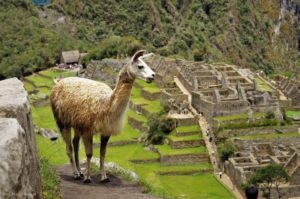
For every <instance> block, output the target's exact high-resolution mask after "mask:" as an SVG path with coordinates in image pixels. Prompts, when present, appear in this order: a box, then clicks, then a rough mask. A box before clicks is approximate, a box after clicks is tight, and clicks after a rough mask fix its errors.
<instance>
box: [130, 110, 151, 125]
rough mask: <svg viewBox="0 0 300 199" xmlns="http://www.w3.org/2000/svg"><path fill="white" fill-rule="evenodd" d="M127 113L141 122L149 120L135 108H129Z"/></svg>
mask: <svg viewBox="0 0 300 199" xmlns="http://www.w3.org/2000/svg"><path fill="white" fill-rule="evenodd" d="M127 115H128V116H129V117H131V118H134V119H135V120H137V121H139V122H147V118H146V117H145V116H143V115H141V114H137V113H136V112H135V111H134V110H132V109H128V111H127Z"/></svg>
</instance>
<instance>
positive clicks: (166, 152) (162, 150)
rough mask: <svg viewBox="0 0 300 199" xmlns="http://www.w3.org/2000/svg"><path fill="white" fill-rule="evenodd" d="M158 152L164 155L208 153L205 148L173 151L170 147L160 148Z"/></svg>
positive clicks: (162, 146) (163, 146)
mask: <svg viewBox="0 0 300 199" xmlns="http://www.w3.org/2000/svg"><path fill="white" fill-rule="evenodd" d="M157 148H158V151H159V153H160V154H162V155H183V154H195V153H207V149H206V147H204V146H200V147H195V148H184V149H172V148H171V147H170V146H169V145H161V146H158V147H157Z"/></svg>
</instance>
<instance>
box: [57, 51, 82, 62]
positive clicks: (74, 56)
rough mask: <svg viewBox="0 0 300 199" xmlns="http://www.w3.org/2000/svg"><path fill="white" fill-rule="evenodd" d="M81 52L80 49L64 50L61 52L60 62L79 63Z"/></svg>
mask: <svg viewBox="0 0 300 199" xmlns="http://www.w3.org/2000/svg"><path fill="white" fill-rule="evenodd" d="M79 59H80V53H79V51H78V50H72V51H64V52H62V53H61V58H60V62H61V63H64V64H74V63H79Z"/></svg>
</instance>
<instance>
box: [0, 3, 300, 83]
mask: <svg viewBox="0 0 300 199" xmlns="http://www.w3.org/2000/svg"><path fill="white" fill-rule="evenodd" d="M299 8H300V3H299V2H298V0H202V1H198V0H147V1H144V0H135V1H130V0H102V1H99V0H52V2H51V4H50V5H49V6H48V7H47V8H45V7H43V8H39V9H37V8H35V7H34V6H33V3H32V2H31V1H30V0H10V1H8V2H5V3H0V27H1V30H0V40H1V44H0V45H1V46H0V74H1V75H2V76H5V77H7V76H11V75H16V74H17V73H18V69H20V68H21V67H23V68H25V71H31V70H35V69H37V68H43V67H47V66H50V65H53V64H54V63H55V62H56V61H57V60H58V56H59V52H60V51H61V50H67V49H72V48H80V49H82V50H83V51H87V52H90V56H88V58H102V57H106V56H118V57H120V56H126V55H127V54H130V53H132V51H134V50H136V49H137V48H141V47H143V48H146V49H148V50H151V51H154V52H156V53H159V54H161V55H164V56H172V57H179V58H185V59H190V60H205V61H212V62H215V61H223V62H228V63H233V64H237V65H241V66H242V67H251V68H253V69H263V70H264V71H265V72H266V73H269V74H270V73H274V72H281V71H285V72H287V74H288V75H291V74H297V73H298V72H297V70H299V63H298V59H299V55H298V48H299V47H298V40H300V28H299V22H300V20H298V17H299V18H300V14H299V13H300V11H299ZM41 13H42V14H43V15H41ZM297 13H298V17H297ZM53 15H59V16H63V17H65V19H66V20H65V21H64V23H63V24H60V25H57V24H54V22H53V20H54V18H55V17H52V16H53ZM283 69H284V70H283Z"/></svg>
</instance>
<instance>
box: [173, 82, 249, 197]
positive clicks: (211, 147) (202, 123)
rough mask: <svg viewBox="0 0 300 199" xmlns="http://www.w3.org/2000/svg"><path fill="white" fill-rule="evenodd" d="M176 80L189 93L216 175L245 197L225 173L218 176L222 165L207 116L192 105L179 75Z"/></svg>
mask: <svg viewBox="0 0 300 199" xmlns="http://www.w3.org/2000/svg"><path fill="white" fill-rule="evenodd" d="M174 82H175V83H176V85H177V86H178V87H179V89H180V90H181V91H182V92H183V93H184V94H186V95H188V99H189V104H190V105H189V108H190V110H191V111H192V113H193V114H194V115H196V116H197V117H198V118H199V125H200V127H201V130H202V134H203V139H204V142H205V145H206V148H207V151H208V153H209V156H210V161H211V164H212V165H213V169H214V175H216V177H217V179H218V180H219V181H220V182H221V183H222V184H223V185H225V186H226V187H227V188H228V189H229V190H231V191H232V193H233V194H234V195H235V197H236V198H237V199H243V198H244V197H243V196H242V194H241V193H240V191H239V190H238V189H237V188H236V187H235V185H234V184H233V182H232V181H231V179H230V178H229V177H228V176H227V175H226V174H225V173H223V174H222V178H219V176H217V173H219V172H221V171H222V170H221V169H220V166H219V165H218V161H217V157H216V154H217V147H216V144H215V142H213V141H212V142H210V141H209V136H210V135H209V134H206V133H205V132H206V131H207V130H208V128H209V125H208V123H207V121H206V119H205V117H203V116H201V115H199V114H198V112H197V110H196V109H195V108H194V107H193V106H192V96H191V94H190V93H189V91H188V90H187V89H186V88H185V87H184V86H183V84H182V83H181V82H180V80H179V79H178V78H177V77H174Z"/></svg>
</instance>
